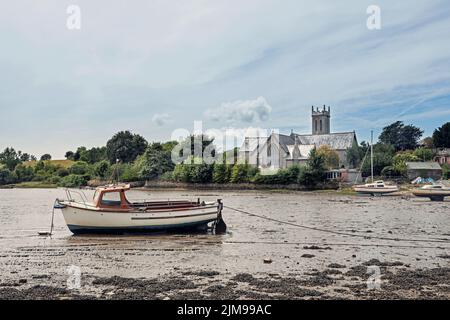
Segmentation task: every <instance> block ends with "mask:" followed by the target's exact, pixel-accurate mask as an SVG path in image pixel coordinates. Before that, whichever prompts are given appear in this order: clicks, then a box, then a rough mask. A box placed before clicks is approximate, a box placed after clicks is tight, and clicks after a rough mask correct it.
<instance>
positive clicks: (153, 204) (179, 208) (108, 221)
mask: <svg viewBox="0 0 450 320" xmlns="http://www.w3.org/2000/svg"><path fill="white" fill-rule="evenodd" d="M129 189H130V186H129V185H114V186H106V187H99V188H97V189H96V191H95V194H94V196H93V199H92V202H91V201H88V200H87V198H86V197H85V196H83V195H82V200H81V201H75V200H73V199H72V196H71V192H74V191H70V190H66V193H67V198H68V199H67V200H59V199H57V200H56V201H55V205H54V207H55V208H56V209H61V210H62V213H63V216H64V219H65V221H66V224H67V227H68V228H69V230H70V231H71V232H72V233H74V234H79V233H128V232H148V231H154V230H159V231H169V230H179V229H189V230H191V229H199V228H202V229H204V228H206V227H207V226H208V223H210V222H213V223H214V224H215V226H216V232H217V231H218V230H217V227H219V228H220V229H221V230H219V231H221V232H222V231H224V230H225V228H226V225H225V223H224V222H223V220H222V208H223V204H222V201H221V200H220V199H219V200H217V201H213V202H200V200H198V201H187V200H181V201H180V200H178V201H170V200H167V201H148V202H147V201H143V202H130V201H128V199H127V198H126V196H125V192H126V191H128V190H129ZM75 192H76V191H75Z"/></svg>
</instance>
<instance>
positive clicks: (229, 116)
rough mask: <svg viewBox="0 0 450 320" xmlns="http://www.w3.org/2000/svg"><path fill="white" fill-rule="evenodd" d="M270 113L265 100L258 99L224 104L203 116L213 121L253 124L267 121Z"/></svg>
mask: <svg viewBox="0 0 450 320" xmlns="http://www.w3.org/2000/svg"><path fill="white" fill-rule="evenodd" d="M271 112H272V107H271V106H270V105H269V104H268V103H267V100H266V99H265V98H264V97H258V98H256V99H254V100H237V101H233V102H224V103H222V104H221V105H220V107H218V108H215V109H208V110H206V112H205V116H206V117H207V118H208V119H211V120H213V121H221V120H226V121H228V122H253V121H258V120H259V121H265V120H267V119H268V117H269V115H270V113H271Z"/></svg>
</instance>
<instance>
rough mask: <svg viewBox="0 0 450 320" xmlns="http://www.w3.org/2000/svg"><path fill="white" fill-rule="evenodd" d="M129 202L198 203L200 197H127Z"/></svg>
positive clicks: (149, 203) (148, 203) (150, 203)
mask: <svg viewBox="0 0 450 320" xmlns="http://www.w3.org/2000/svg"><path fill="white" fill-rule="evenodd" d="M128 201H129V202H131V203H134V204H147V205H148V206H150V205H152V204H154V203H155V202H160V203H161V204H167V205H169V206H170V205H176V204H177V203H180V202H191V203H198V204H200V202H201V201H200V198H195V199H186V198H171V199H167V198H159V199H155V198H152V199H135V198H132V199H128Z"/></svg>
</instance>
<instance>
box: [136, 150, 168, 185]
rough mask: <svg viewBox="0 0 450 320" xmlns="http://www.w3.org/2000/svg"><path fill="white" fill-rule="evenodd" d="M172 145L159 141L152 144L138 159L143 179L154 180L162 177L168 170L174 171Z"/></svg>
mask: <svg viewBox="0 0 450 320" xmlns="http://www.w3.org/2000/svg"><path fill="white" fill-rule="evenodd" d="M171 150H172V148H171V147H170V145H167V144H161V143H159V142H156V143H152V144H150V145H149V146H148V147H147V149H146V150H145V153H144V154H143V155H142V156H140V157H139V159H138V160H137V161H136V165H137V166H138V167H139V175H140V176H141V177H142V178H143V179H147V180H152V179H156V178H158V177H160V176H161V175H162V174H163V173H165V172H167V171H172V170H173V169H174V168H175V164H174V163H173V162H172V158H171Z"/></svg>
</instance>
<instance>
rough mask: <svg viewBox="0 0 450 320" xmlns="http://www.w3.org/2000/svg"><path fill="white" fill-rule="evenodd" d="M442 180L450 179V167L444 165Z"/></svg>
mask: <svg viewBox="0 0 450 320" xmlns="http://www.w3.org/2000/svg"><path fill="white" fill-rule="evenodd" d="M442 179H450V165H448V164H443V165H442Z"/></svg>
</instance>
